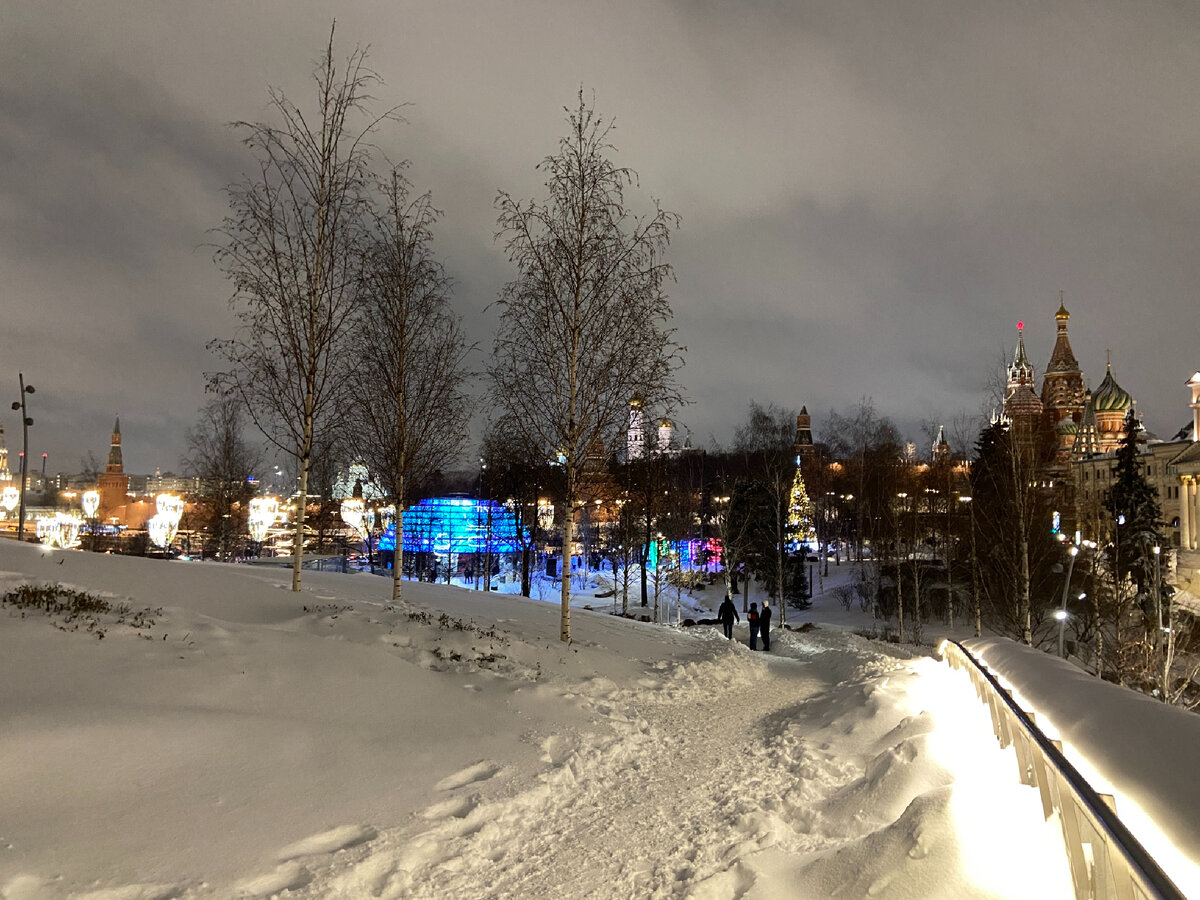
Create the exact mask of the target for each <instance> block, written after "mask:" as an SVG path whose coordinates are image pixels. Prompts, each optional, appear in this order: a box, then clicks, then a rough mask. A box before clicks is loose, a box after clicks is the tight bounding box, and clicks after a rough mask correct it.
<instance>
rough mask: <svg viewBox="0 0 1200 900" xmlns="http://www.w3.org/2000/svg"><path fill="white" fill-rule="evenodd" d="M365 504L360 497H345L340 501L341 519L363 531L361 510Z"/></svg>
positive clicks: (358, 530) (359, 531)
mask: <svg viewBox="0 0 1200 900" xmlns="http://www.w3.org/2000/svg"><path fill="white" fill-rule="evenodd" d="M364 511H365V504H364V503H363V499H362V497H347V498H346V499H345V500H343V501H342V521H343V522H345V523H346V524H347V525H349V526H350V527H351V528H353V529H354V530H355V531H357V532H358V533H359V534H362V533H363V512H364Z"/></svg>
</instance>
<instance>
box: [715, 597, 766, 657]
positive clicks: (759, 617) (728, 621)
mask: <svg viewBox="0 0 1200 900" xmlns="http://www.w3.org/2000/svg"><path fill="white" fill-rule="evenodd" d="M717 618H718V619H720V620H721V627H722V628H724V630H725V637H727V638H729V639H730V640H732V639H733V623H734V621H738V622H740V621H741V620H742V617H741V616H739V615H738V611H737V607H735V606H734V605H733V601H732V600H730V599H729V598H728V597H726V598H725V602H724V603H722V604H721V608H720V609H718V610H717ZM746 622H747V624H749V626H750V649H751V650H757V649H758V638H759V635H761V636H762V644H763V650H768V651H769V650H770V649H771V606H770V604H769V603H768V601H766V600H764V601H763V608H762V612H761V613H760V612H759V611H758V604H757V603H751V604H750V611H749V612H748V613H746Z"/></svg>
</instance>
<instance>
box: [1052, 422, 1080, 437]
mask: <svg viewBox="0 0 1200 900" xmlns="http://www.w3.org/2000/svg"><path fill="white" fill-rule="evenodd" d="M1054 430H1055V431H1057V432H1058V433H1059V434H1076V433H1078V431H1079V426H1078V425H1076V424H1075V421H1074V420H1073V419H1063V420H1062V421H1061V422H1059V423H1058V425H1056V426H1055V428H1054Z"/></svg>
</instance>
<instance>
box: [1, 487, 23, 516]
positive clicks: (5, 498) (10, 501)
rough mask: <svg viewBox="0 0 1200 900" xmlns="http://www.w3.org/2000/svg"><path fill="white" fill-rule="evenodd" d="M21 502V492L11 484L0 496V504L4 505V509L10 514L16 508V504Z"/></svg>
mask: <svg viewBox="0 0 1200 900" xmlns="http://www.w3.org/2000/svg"><path fill="white" fill-rule="evenodd" d="M20 502H21V492H20V491H19V490H17V489H16V488H15V487H13V486H12V485H11V484H10V485H9V486H8V487H6V488H5V489H4V492H3V493H2V494H0V503H2V504H4V508H5V509H7V510H8V511H9V512H12V511H13V510H14V509H16V508H17V504H18V503H20Z"/></svg>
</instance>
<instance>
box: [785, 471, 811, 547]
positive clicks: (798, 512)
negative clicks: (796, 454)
mask: <svg viewBox="0 0 1200 900" xmlns="http://www.w3.org/2000/svg"><path fill="white" fill-rule="evenodd" d="M787 527H788V538H789V544H791V545H792V546H793V547H797V546H799V545H800V544H812V543H813V542H814V540H815V538H816V529H815V528H814V527H813V504H812V501H811V500H809V499H808V491H807V490H805V488H804V477H803V476H802V475H801V474H800V467H799V466H797V467H796V475H795V477H794V478H793V479H792V491H791V495H790V497H789V499H788V521H787Z"/></svg>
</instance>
